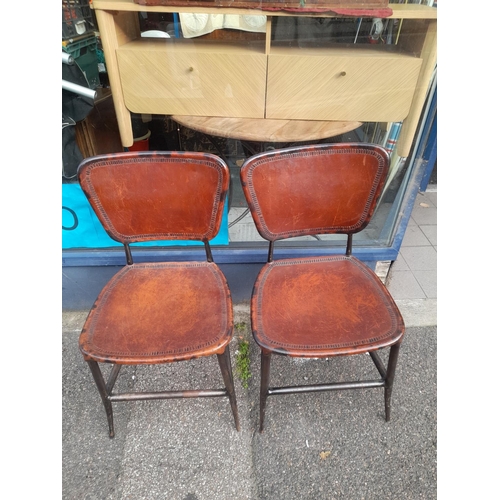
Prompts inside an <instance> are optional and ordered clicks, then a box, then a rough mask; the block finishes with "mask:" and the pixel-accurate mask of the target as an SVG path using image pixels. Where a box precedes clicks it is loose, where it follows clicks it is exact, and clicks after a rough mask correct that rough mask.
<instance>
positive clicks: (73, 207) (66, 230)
mask: <svg viewBox="0 0 500 500" xmlns="http://www.w3.org/2000/svg"><path fill="white" fill-rule="evenodd" d="M227 212H228V208H227V200H226V204H225V205H224V213H223V216H222V223H221V227H220V230H219V233H218V234H217V236H216V237H215V238H214V239H213V240H211V241H210V244H212V245H228V244H229V230H228V220H227ZM133 245H134V246H173V245H176V246H177V245H203V243H202V242H198V241H180V240H175V241H174V240H172V241H170V240H169V241H147V242H144V243H134V244H133ZM116 246H122V244H121V243H118V242H117V241H115V240H113V239H112V238H110V237H109V236H108V234H107V233H106V231H105V230H104V228H103V227H102V224H101V223H100V222H99V219H98V218H97V216H96V215H95V213H94V211H93V210H92V207H91V206H90V203H89V202H88V200H87V198H86V197H85V195H84V194H83V191H82V188H81V187H80V185H79V184H63V185H62V247H63V249H70V248H109V247H116Z"/></svg>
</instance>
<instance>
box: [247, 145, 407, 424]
mask: <svg viewBox="0 0 500 500" xmlns="http://www.w3.org/2000/svg"><path fill="white" fill-rule="evenodd" d="M388 168H389V158H388V155H387V152H386V151H385V150H384V149H383V148H381V147H379V146H375V145H369V144H320V145H314V146H300V147H292V148H286V149H281V150H275V151H270V152H265V153H261V154H258V155H255V156H253V157H251V158H249V159H248V160H247V161H246V162H245V163H244V164H243V166H242V169H241V181H242V186H243V191H244V193H245V196H246V199H247V202H248V206H249V208H250V211H251V214H252V217H253V220H254V222H255V224H256V226H257V229H258V231H259V233H260V235H261V236H262V237H263V238H264V239H266V240H268V241H269V242H270V243H269V255H268V263H267V264H265V265H264V267H263V268H262V270H261V271H260V273H259V275H258V277H257V280H256V282H255V286H254V290H253V294H252V302H251V321H252V331H253V336H254V339H255V341H256V342H257V344H258V345H259V346H260V349H261V387H260V431H261V432H262V431H263V428H264V415H265V408H266V401H267V398H268V396H274V395H278V394H292V393H305V392H317V391H330V390H338V389H355V388H362V389H364V388H371V387H383V388H384V389H385V415H386V420H387V421H388V420H389V419H390V401H391V392H392V387H393V381H394V373H395V369H396V362H397V358H398V352H399V348H400V344H401V341H402V339H403V334H404V323H403V319H402V317H401V314H400V312H399V310H398V308H397V306H396V304H395V303H394V300H393V299H392V297H391V295H390V294H389V292H388V291H387V289H386V288H385V286H384V285H383V283H382V282H381V281H380V279H379V278H378V277H377V275H376V274H375V273H374V272H373V271H372V270H371V269H369V268H368V267H367V265H365V264H364V263H362V262H361V261H360V260H358V259H357V258H356V257H354V256H353V255H352V239H353V234H354V233H357V232H358V231H361V230H362V229H363V228H365V227H366V225H367V224H368V222H369V221H370V218H371V217H372V215H373V212H374V210H375V207H376V205H377V201H378V199H379V197H380V195H381V192H382V188H383V186H384V181H385V179H386V177H387V173H388ZM329 233H332V234H334V233H341V234H346V235H347V246H346V252H345V255H344V254H340V255H329V256H320V257H303V258H286V259H279V260H273V249H274V243H275V242H276V241H277V240H282V239H286V238H291V237H297V236H305V235H313V236H314V235H319V234H329ZM389 346H390V354H389V360H388V365H387V368H386V367H385V366H384V363H383V362H382V360H381V358H380V356H379V354H378V353H377V351H378V350H379V349H382V348H385V347H389ZM367 352H368V353H369V354H370V356H371V358H372V360H373V362H374V364H375V366H376V368H377V370H378V372H379V373H380V377H381V378H380V379H377V380H365V381H353V382H336V383H325V384H321V385H308V386H291V387H269V384H270V363H271V355H272V354H281V355H286V356H292V357H302V358H327V357H328V358H331V357H334V356H350V355H356V354H364V353H367Z"/></svg>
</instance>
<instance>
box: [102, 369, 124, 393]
mask: <svg viewBox="0 0 500 500" xmlns="http://www.w3.org/2000/svg"><path fill="white" fill-rule="evenodd" d="M121 368H122V365H113V369H112V370H111V373H110V374H109V379H108V382H107V384H106V392H107V393H108V394H111V391H112V390H113V387H114V386H115V382H116V379H117V378H118V374H119V373H120V370H121Z"/></svg>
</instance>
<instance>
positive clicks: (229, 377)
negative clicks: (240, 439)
mask: <svg viewBox="0 0 500 500" xmlns="http://www.w3.org/2000/svg"><path fill="white" fill-rule="evenodd" d="M217 359H218V360H219V366H220V370H221V372H222V378H223V379H224V384H225V386H226V389H227V392H228V396H229V402H230V403H231V410H232V412H233V417H234V425H235V426H236V430H237V431H239V430H240V419H239V417H238V407H237V406H236V392H235V390H234V379H233V371H232V369H231V356H230V354H229V346H227V347H226V350H225V351H224V353H223V354H217Z"/></svg>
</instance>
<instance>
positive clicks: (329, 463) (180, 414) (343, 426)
mask: <svg viewBox="0 0 500 500" xmlns="http://www.w3.org/2000/svg"><path fill="white" fill-rule="evenodd" d="M85 317H86V312H85V313H83V312H71V311H66V312H64V313H63V335H62V337H63V339H62V345H63V357H62V360H63V363H62V368H63V370H62V371H63V373H62V375H63V384H62V385H63V397H62V403H63V432H62V436H63V463H62V479H63V496H62V498H63V499H65V500H73V499H75V500H76V499H78V500H80V499H85V500H93V499H99V500H125V499H133V500H141V499H144V500H149V499H162V500H163V499H165V500H167V499H168V500H212V499H218V500H220V499H223V500H225V499H228V500H229V499H237V500H238V499H241V500H243V499H251V500H257V499H273V500H274V499H287V500H290V499H291V500H293V499H309V498H310V499H320V500H322V499H325V500H327V499H328V500H331V499H364V500H369V499H377V500H380V499H381V498H384V499H398V500H401V499H417V498H422V499H426V500H429V499H431V500H432V499H434V498H437V492H436V488H437V485H436V482H437V479H436V475H437V472H436V471H437V464H436V455H437V453H436V439H437V437H436V436H437V423H436V414H437V411H436V406H437V403H436V378H437V375H436V351H437V348H436V344H437V328H436V327H435V326H428V327H427V326H425V327H410V328H408V331H407V334H406V337H405V340H404V343H403V347H402V349H401V354H400V361H399V365H398V371H397V373H396V382H395V387H394V393H393V412H392V419H391V422H389V423H386V422H385V420H384V417H383V414H384V404H383V391H382V389H369V390H356V391H337V392H328V393H318V394H303V395H288V396H273V397H270V398H269V399H268V407H267V411H266V422H265V429H264V433H262V434H260V433H259V432H258V430H257V428H258V386H259V382H260V375H259V364H260V360H259V350H258V347H257V346H256V345H255V343H253V341H251V342H250V347H251V349H250V362H251V364H250V366H251V374H252V377H251V378H250V380H249V386H248V388H244V387H243V386H242V383H241V381H239V380H238V379H237V378H236V379H235V383H236V391H237V400H238V409H239V414H240V419H241V432H239V433H238V432H236V430H235V428H234V422H233V418H232V415H231V410H230V407H229V403H228V401H227V399H225V398H203V399H188V400H165V401H143V402H133V403H131V402H126V403H116V404H114V410H115V432H116V436H115V438H114V439H110V438H109V437H108V434H107V422H106V416H105V412H104V409H103V407H102V403H101V401H100V398H99V395H98V392H97V389H96V388H95V385H94V382H93V380H92V377H91V375H90V371H89V370H88V368H87V366H86V364H85V362H84V361H83V359H82V356H81V354H80V352H79V350H78V336H79V333H80V329H81V326H82V324H83V321H84V319H85ZM235 322H236V323H245V325H246V328H245V329H244V330H240V331H239V332H238V335H236V336H235V338H234V339H233V341H232V344H231V355H232V361H233V371H234V369H235V353H236V350H237V348H238V341H239V340H240V339H239V337H240V336H241V337H244V338H246V339H249V340H251V338H250V329H249V327H248V325H249V318H248V313H247V308H246V307H243V308H238V307H235ZM384 359H386V358H385V357H384ZM122 372H123V373H121V374H120V377H119V379H118V382H117V387H116V389H117V390H132V389H137V390H139V389H143V388H146V387H148V388H152V389H159V388H161V387H162V388H180V387H182V388H197V387H206V388H215V387H222V381H221V378H220V372H219V368H218V364H217V361H216V359H215V358H213V359H210V358H206V359H202V360H194V361H192V362H186V363H176V364H172V365H164V366H154V367H137V368H127V369H124V370H122ZM370 374H373V377H376V376H377V372H376V370H375V369H374V366H373V364H372V363H371V360H370V358H369V356H359V357H357V358H352V357H351V358H337V359H329V360H306V361H301V360H295V359H290V358H284V357H273V361H272V365H271V384H272V385H278V384H280V383H285V384H293V383H315V382H317V381H318V382H319V381H327V380H328V381H336V380H339V379H352V378H355V377H358V376H363V375H364V376H366V375H368V376H370Z"/></svg>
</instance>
